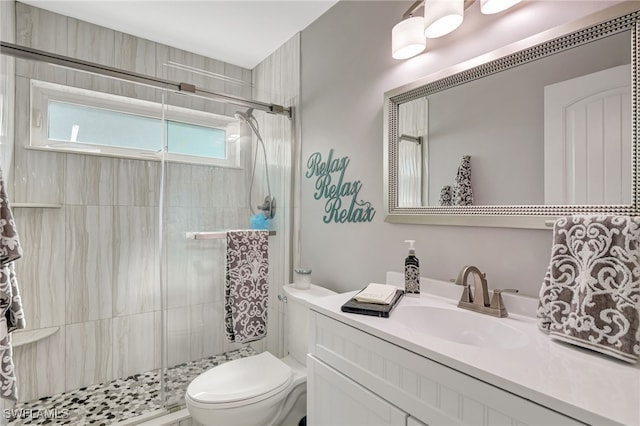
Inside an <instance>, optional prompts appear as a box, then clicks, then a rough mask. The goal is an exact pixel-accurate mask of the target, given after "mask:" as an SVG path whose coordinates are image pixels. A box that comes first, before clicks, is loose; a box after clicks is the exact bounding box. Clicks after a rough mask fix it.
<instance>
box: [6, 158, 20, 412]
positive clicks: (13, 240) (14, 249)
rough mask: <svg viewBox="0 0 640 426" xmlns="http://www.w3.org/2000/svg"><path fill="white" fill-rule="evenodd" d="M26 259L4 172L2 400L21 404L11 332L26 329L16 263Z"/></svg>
mask: <svg viewBox="0 0 640 426" xmlns="http://www.w3.org/2000/svg"><path fill="white" fill-rule="evenodd" d="M20 257H22V248H21V246H20V240H19V238H18V231H17V229H16V224H15V222H14V220H13V215H12V214H11V208H10V206H9V200H8V198H7V193H6V190H5V185H4V180H3V178H2V170H0V397H2V398H6V399H9V400H11V401H17V399H18V391H17V387H16V377H15V370H14V366H13V355H12V349H11V335H10V334H9V333H11V332H12V331H14V330H18V329H21V328H24V327H25V321H24V312H23V311H22V303H21V301H20V292H19V291H18V280H17V278H16V274H15V267H14V264H13V261H14V260H17V259H19V258H20Z"/></svg>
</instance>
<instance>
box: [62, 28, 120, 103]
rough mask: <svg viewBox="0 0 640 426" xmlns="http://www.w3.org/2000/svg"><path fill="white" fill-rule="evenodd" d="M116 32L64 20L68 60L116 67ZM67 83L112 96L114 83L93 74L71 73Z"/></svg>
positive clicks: (111, 80)
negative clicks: (70, 58)
mask: <svg viewBox="0 0 640 426" xmlns="http://www.w3.org/2000/svg"><path fill="white" fill-rule="evenodd" d="M115 33H116V32H115V31H114V30H112V29H109V28H105V27H100V26H98V25H93V24H90V23H88V22H84V21H80V20H77V19H74V18H67V49H68V54H69V56H70V57H72V58H75V59H80V60H84V61H89V62H94V63H97V64H101V65H107V66H110V67H112V66H114V64H115ZM67 83H68V84H69V85H70V86H74V87H83V88H85V89H92V90H98V91H103V92H108V93H113V92H114V91H115V87H116V86H117V85H118V84H119V83H118V81H117V80H113V79H110V78H107V77H103V76H99V75H96V74H93V73H85V72H70V73H68V76H67Z"/></svg>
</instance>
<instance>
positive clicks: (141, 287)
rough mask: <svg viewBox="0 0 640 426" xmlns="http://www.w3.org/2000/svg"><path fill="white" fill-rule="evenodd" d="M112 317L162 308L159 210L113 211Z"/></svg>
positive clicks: (135, 208)
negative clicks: (113, 279)
mask: <svg viewBox="0 0 640 426" xmlns="http://www.w3.org/2000/svg"><path fill="white" fill-rule="evenodd" d="M113 229H114V235H113V249H114V254H113V261H114V277H115V281H114V287H113V292H114V293H113V302H114V303H113V315H114V316H123V315H131V314H137V313H142V312H150V311H155V310H158V309H160V272H159V263H158V262H159V259H158V209H157V208H156V207H115V208H114V228H113Z"/></svg>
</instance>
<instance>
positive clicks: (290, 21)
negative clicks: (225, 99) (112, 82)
mask: <svg viewBox="0 0 640 426" xmlns="http://www.w3.org/2000/svg"><path fill="white" fill-rule="evenodd" d="M19 1H20V2H22V3H26V4H28V5H31V6H35V7H39V8H42V9H46V10H50V11H52V12H56V13H59V14H62V15H66V16H71V17H73V18H77V19H80V20H83V21H87V22H91V23H93V24H97V25H101V26H104V27H107V28H112V29H114V30H117V31H122V32H125V33H128V34H132V35H135V36H138V37H142V38H145V39H148V40H153V41H156V42H159V43H162V44H167V45H169V46H173V47H177V48H180V49H183V50H187V51H190V52H194V53H198V54H200V55H204V56H208V57H211V58H214V59H218V60H221V61H224V62H228V63H231V64H235V65H239V66H241V67H244V68H248V69H253V68H254V67H255V66H256V65H257V64H259V63H260V62H261V61H262V60H263V59H264V58H266V57H267V56H269V55H270V54H271V53H273V51H275V50H276V49H277V48H278V47H280V46H281V45H282V44H283V43H285V42H286V41H287V40H289V39H290V38H291V37H292V36H293V35H295V34H296V33H297V32H298V31H301V30H303V29H304V28H305V27H307V26H308V25H309V24H310V23H312V22H313V21H314V20H316V18H318V17H319V16H320V15H322V14H323V13H324V12H325V11H327V9H329V8H330V7H331V6H333V5H334V4H335V3H336V2H337V1H338V0H285V1H273V0H227V1H223V0H19Z"/></svg>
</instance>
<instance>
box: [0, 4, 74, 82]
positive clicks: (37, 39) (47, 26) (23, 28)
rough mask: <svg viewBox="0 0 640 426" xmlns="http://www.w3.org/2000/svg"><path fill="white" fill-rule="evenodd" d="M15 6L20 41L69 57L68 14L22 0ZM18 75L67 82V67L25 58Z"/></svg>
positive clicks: (18, 63) (22, 43)
mask: <svg viewBox="0 0 640 426" xmlns="http://www.w3.org/2000/svg"><path fill="white" fill-rule="evenodd" d="M15 5H16V43H17V44H19V45H22V46H28V47H32V48H34V49H38V50H44V51H45V52H51V53H57V54H59V55H64V56H67V53H68V52H67V17H66V16H62V15H59V14H57V13H53V12H49V11H47V10H44V9H40V8H37V7H32V6H27V5H26V4H24V3H20V2H15ZM3 40H4V38H3ZM16 74H17V75H19V76H23V77H30V78H35V79H38V80H45V81H52V82H56V83H64V82H65V81H66V78H67V77H66V76H67V73H66V70H65V69H64V68H61V67H54V66H51V65H49V64H47V63H44V62H38V61H26V60H18V61H17V62H16Z"/></svg>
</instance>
